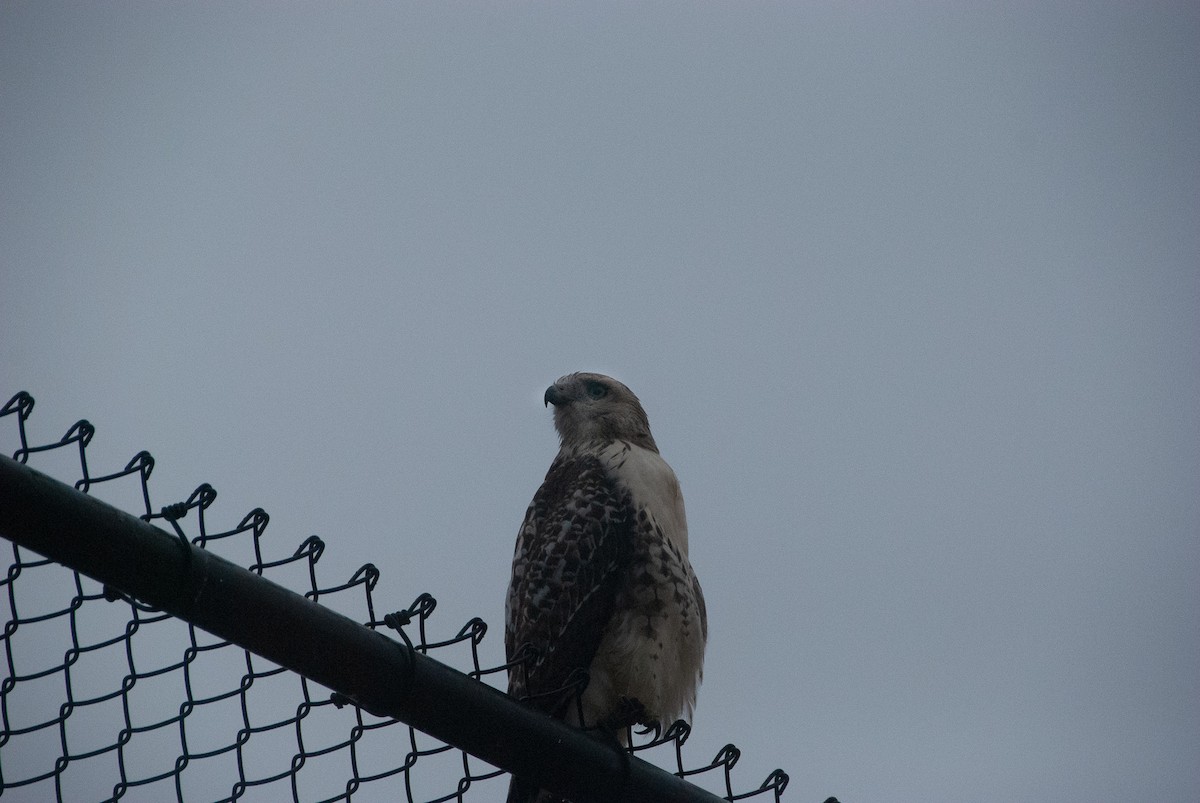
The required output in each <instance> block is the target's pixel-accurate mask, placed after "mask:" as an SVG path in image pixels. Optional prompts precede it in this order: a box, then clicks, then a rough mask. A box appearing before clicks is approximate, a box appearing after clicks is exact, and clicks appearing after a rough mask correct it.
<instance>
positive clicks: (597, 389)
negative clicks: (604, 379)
mask: <svg viewBox="0 0 1200 803" xmlns="http://www.w3.org/2000/svg"><path fill="white" fill-rule="evenodd" d="M607 394H608V388H606V387H604V385H601V384H600V383H599V382H588V383H587V395H588V396H591V397H592V398H593V399H603V398H604V397H605V396H606V395H607Z"/></svg>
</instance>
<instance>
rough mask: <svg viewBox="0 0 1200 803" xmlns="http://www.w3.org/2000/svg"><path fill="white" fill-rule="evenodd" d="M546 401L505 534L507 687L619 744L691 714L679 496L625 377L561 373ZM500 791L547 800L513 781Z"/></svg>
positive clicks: (690, 639) (690, 595) (693, 586)
mask: <svg viewBox="0 0 1200 803" xmlns="http://www.w3.org/2000/svg"><path fill="white" fill-rule="evenodd" d="M545 403H546V405H554V426H555V429H557V430H558V436H559V440H560V443H561V445H560V448H559V450H558V455H557V456H556V457H555V459H554V462H553V463H552V464H551V465H550V470H549V471H548V472H547V474H546V478H545V480H544V481H543V482H542V486H541V487H540V488H539V489H538V490H537V493H536V494H534V497H533V501H532V502H531V503H530V505H529V508H528V510H527V511H526V513H525V520H524V522H523V523H522V524H521V529H520V532H519V533H518V535H517V545H516V551H515V554H514V556H513V567H512V581H511V583H510V585H509V588H508V598H507V604H506V610H505V614H506V615H505V630H504V646H505V649H506V651H507V654H508V660H509V661H510V662H512V663H513V665H512V667H511V668H510V669H509V684H508V690H509V694H511V695H513V696H514V697H517V698H519V699H523V700H526V701H527V702H528V703H529V704H531V705H533V706H535V707H537V708H538V709H540V710H542V711H545V712H546V713H548V714H550V715H552V716H555V717H557V718H559V719H563V720H566V721H567V722H569V723H571V724H573V725H577V726H580V727H584V728H592V729H600V730H602V731H605V732H608V733H610V734H612V736H613V737H614V738H615V740H617V741H620V742H622V743H624V741H625V734H626V728H627V727H628V726H630V725H633V724H644V725H662V726H663V727H666V726H667V725H670V724H671V723H672V722H674V721H675V720H676V719H678V718H681V717H684V718H688V719H690V718H691V715H692V710H693V707H694V706H695V702H696V689H697V687H698V686H699V684H700V680H701V677H702V674H703V673H702V668H703V662H704V645H705V641H706V640H707V637H708V624H707V620H706V615H705V608H704V596H703V595H702V593H701V591H700V583H699V582H698V581H697V580H696V575H695V573H694V572H693V571H692V566H691V564H690V563H689V562H688V535H687V519H686V517H685V515H684V509H683V495H682V494H681V492H680V489H679V481H678V480H677V479H676V477H675V472H674V471H672V470H671V467H670V466H669V465H667V463H666V461H665V460H663V458H662V457H661V456H660V455H659V453H658V446H657V445H656V444H655V442H654V437H653V436H652V435H651V434H650V423H649V421H648V419H647V417H646V413H645V411H644V410H643V409H642V405H641V403H640V402H639V401H638V398H637V396H635V395H633V393H632V391H630V390H629V388H627V387H625V385H623V384H621V383H620V382H618V381H617V380H615V379H612V378H611V377H607V376H604V375H602V374H593V373H575V374H569V375H567V376H564V377H562V378H561V379H559V380H558V381H557V382H555V383H554V384H553V385H551V386H550V387H549V388H547V389H546V394H545ZM522 658H523V659H524V660H521V659H522ZM583 673H586V674H583ZM580 678H585V679H586V687H585V688H584V689H583V692H582V695H580V693H579V687H580V683H579V680H580ZM508 799H509V801H510V803H517V801H522V802H524V801H533V800H546V799H547V797H546V796H545V793H539V792H538V790H537V789H536V788H532V787H531V785H530V784H529V783H527V782H523V781H522V779H520V778H514V779H513V781H512V783H511V785H510V788H509V798H508Z"/></svg>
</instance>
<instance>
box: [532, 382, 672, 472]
mask: <svg viewBox="0 0 1200 803" xmlns="http://www.w3.org/2000/svg"><path fill="white" fill-rule="evenodd" d="M545 402H546V404H548V405H549V404H553V405H554V428H555V429H557V430H558V437H559V438H560V439H561V440H562V443H563V446H583V445H585V444H588V443H595V442H609V441H614V440H625V441H629V442H630V443H635V444H637V445H638V446H642V447H644V448H646V449H649V450H651V451H653V452H657V451H658V446H657V445H655V443H654V437H653V436H652V435H651V434H650V421H649V419H647V418H646V411H645V410H643V409H642V403H641V402H639V401H638V397H637V396H634V395H633V391H631V390H630V389H629V388H627V387H625V386H624V385H622V384H621V383H620V382H618V381H617V380H615V379H613V378H612V377H610V376H605V375H604V374H586V373H579V374H567V375H566V376H564V377H563V378H562V379H560V380H558V381H557V382H555V383H554V384H553V385H551V386H550V387H548V388H546V396H545Z"/></svg>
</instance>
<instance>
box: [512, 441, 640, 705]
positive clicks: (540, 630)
mask: <svg viewBox="0 0 1200 803" xmlns="http://www.w3.org/2000/svg"><path fill="white" fill-rule="evenodd" d="M634 524H635V516H634V514H633V510H632V504H631V499H630V497H629V493H628V492H623V491H619V490H618V489H616V488H615V487H614V485H613V483H612V482H611V480H610V479H609V477H608V475H607V473H606V472H605V470H604V467H603V465H602V464H601V463H600V461H599V460H597V459H596V458H595V457H592V456H588V455H584V456H580V457H572V458H566V459H560V460H556V461H555V462H554V464H553V465H551V466H550V471H549V472H548V473H547V474H546V479H545V481H544V482H543V483H542V487H541V488H539V489H538V492H537V493H536V494H535V495H534V497H533V502H532V503H531V504H530V506H529V509H528V511H527V512H526V514H525V521H524V523H523V524H522V525H521V531H520V533H519V535H518V536H517V548H516V554H515V555H514V557H513V576H512V583H511V585H510V586H509V589H508V601H507V616H506V622H505V632H504V646H505V649H506V651H507V653H508V659H509V660H510V661H511V660H513V658H514V656H516V654H517V652H518V650H520V649H521V647H522V646H523V645H526V644H528V645H530V646H531V647H532V648H533V650H534V657H533V659H532V660H530V661H529V662H528V663H527V664H526V666H525V667H524V668H523V669H522V668H521V667H517V668H515V669H513V670H511V671H510V674H509V694H512V695H513V696H515V697H522V698H523V697H530V698H531V702H532V703H533V704H534V705H536V706H538V707H539V708H542V709H543V710H546V711H548V712H549V713H552V714H555V715H557V716H562V715H563V711H564V709H565V707H566V705H567V703H568V702H569V701H570V700H571V696H570V695H569V694H567V695H562V694H555V693H554V692H556V691H557V690H560V689H562V688H563V686H564V685H565V684H566V683H567V682H568V678H569V677H570V675H571V673H572V672H573V671H575V670H577V669H587V667H588V666H589V665H590V664H591V662H592V658H593V657H595V654H596V648H597V647H598V646H599V644H600V638H601V636H602V635H603V633H604V628H605V626H606V625H607V624H608V620H609V618H610V617H611V615H612V611H613V601H614V599H615V598H616V594H617V589H618V587H619V586H620V584H621V583H622V582H623V578H624V574H625V571H626V569H627V566H628V563H629V559H630V555H631V553H632V551H633V534H634Z"/></svg>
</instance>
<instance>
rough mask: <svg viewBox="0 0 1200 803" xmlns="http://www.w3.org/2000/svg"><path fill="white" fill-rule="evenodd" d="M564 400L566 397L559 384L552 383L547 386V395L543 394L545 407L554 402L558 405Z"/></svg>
mask: <svg viewBox="0 0 1200 803" xmlns="http://www.w3.org/2000/svg"><path fill="white" fill-rule="evenodd" d="M564 401H566V397H565V396H563V395H562V393H561V392H560V391H559V389H558V385H551V386H550V387H548V388H546V395H544V396H542V403H543V406H545V407H549V406H550V405H552V404H553V405H554V406H555V407H557V406H558V405H560V404H562V403H563V402H564Z"/></svg>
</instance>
